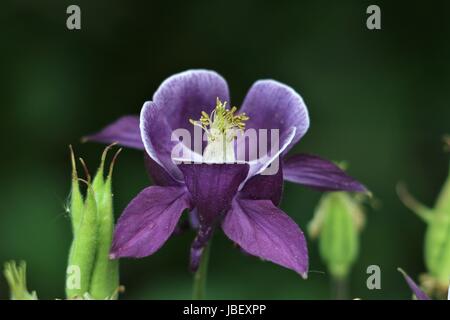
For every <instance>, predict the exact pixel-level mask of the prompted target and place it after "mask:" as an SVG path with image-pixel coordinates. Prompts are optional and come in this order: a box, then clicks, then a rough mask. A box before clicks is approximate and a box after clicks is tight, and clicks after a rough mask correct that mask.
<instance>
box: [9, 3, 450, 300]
mask: <svg viewBox="0 0 450 320" xmlns="http://www.w3.org/2000/svg"><path fill="white" fill-rule="evenodd" d="M70 4H77V5H79V6H80V8H81V25H82V29H81V30H79V31H69V30H68V29H67V28H66V18H67V14H66V8H67V6H68V5H70ZM370 4H378V5H379V6H380V7H381V13H382V30H378V31H370V30H368V29H367V28H366V18H367V16H368V15H367V14H366V8H367V6H368V5H370ZM449 12H450V3H449V2H448V1H426V2H425V1H408V2H406V1H404V2H401V1H395V3H394V1H371V2H368V1H339V3H338V2H337V1H335V2H332V1H323V0H320V1H312V0H309V1H231V0H230V1H206V0H205V1H183V2H179V3H175V2H172V1H159V2H156V1H115V2H112V1H100V0H97V1H70V2H68V1H44V0H42V1H21V0H16V1H9V0H7V1H2V4H1V10H0V21H1V25H0V37H1V50H0V68H1V76H0V81H1V83H0V90H1V107H0V116H1V118H0V121H1V126H0V142H1V146H2V151H1V154H2V156H1V158H0V170H1V174H0V176H1V180H2V181H1V184H0V186H1V187H0V188H1V190H0V262H1V263H4V262H5V261H7V260H9V259H17V260H21V259H24V260H26V261H27V262H28V284H29V288H30V289H33V290H37V292H38V296H39V297H41V298H47V299H52V298H56V297H60V298H61V297H63V296H64V281H65V280H64V277H65V268H66V261H67V252H68V248H69V245H70V241H71V230H70V221H69V219H68V216H67V213H66V212H65V206H66V204H67V198H68V195H69V188H70V163H69V153H68V145H69V144H73V145H74V148H75V151H76V153H77V155H79V156H83V157H84V158H85V159H86V161H87V163H88V166H89V167H90V168H91V171H94V170H95V168H96V167H97V165H98V160H99V158H100V154H101V152H102V150H103V146H101V145H97V144H85V145H84V144H81V143H80V138H81V137H82V136H83V135H85V134H87V133H91V132H94V131H96V130H98V129H100V128H101V127H103V126H104V125H106V124H108V123H110V122H112V121H113V120H115V119H116V118H118V117H119V116H121V115H125V114H138V113H139V111H140V108H141V106H142V104H143V102H144V101H146V100H149V99H151V96H152V95H153V92H154V91H155V90H156V89H157V87H158V85H159V84H160V83H161V82H162V81H163V80H164V79H165V78H166V77H168V76H170V75H172V74H173V73H177V72H180V71H183V70H186V69H190V68H207V69H213V70H216V71H218V72H219V73H220V74H222V75H223V76H224V77H225V78H226V79H227V80H228V84H229V87H230V91H231V95H232V102H233V104H236V105H239V104H240V103H241V101H242V99H243V98H244V96H245V93H246V91H247V90H248V88H249V87H250V86H251V84H252V83H253V82H254V81H256V80H258V79H261V78H273V79H277V80H279V81H281V82H284V83H286V84H289V85H290V86H292V87H293V88H295V89H296V90H297V91H298V92H299V93H300V94H301V95H302V96H303V98H304V100H305V102H306V104H307V106H308V108H309V112H310V116H311V128H310V130H309V132H308V133H307V135H306V136H305V137H304V138H303V140H302V141H301V142H300V143H299V144H298V145H297V146H296V148H295V150H293V151H292V152H293V153H294V152H300V151H301V152H310V153H316V154H320V155H321V156H323V157H326V158H328V159H333V160H337V161H341V160H345V161H347V162H348V163H349V170H348V171H349V173H350V174H351V175H353V176H355V177H357V178H358V179H359V180H360V181H362V182H363V183H365V184H366V185H367V186H368V187H369V188H370V190H371V191H372V192H373V194H374V196H375V199H376V200H377V201H378V202H379V208H377V209H373V208H371V207H370V206H368V207H367V210H366V211H367V225H366V228H365V230H364V231H363V233H362V235H361V250H360V255H359V258H358V261H357V263H356V264H355V266H354V268H353V272H352V275H351V279H350V289H351V297H359V298H362V299H409V298H410V297H411V293H410V291H409V288H408V287H407V286H406V284H405V282H404V280H403V278H402V277H401V275H400V273H398V272H397V271H396V268H397V267H399V266H400V267H403V268H404V269H405V270H406V271H408V272H409V274H410V275H411V276H413V277H414V278H417V276H418V275H419V274H420V273H421V272H424V271H425V267H424V265H423V250H422V243H423V238H424V230H425V225H424V223H422V222H421V221H420V220H419V219H418V218H417V217H416V216H414V215H413V214H412V213H411V212H410V211H408V210H407V209H406V208H405V207H404V206H403V205H402V204H401V202H400V201H399V199H398V197H397V195H396V192H395V186H396V184H397V183H398V182H399V181H404V182H405V183H406V184H407V185H408V187H409V189H410V191H411V192H412V193H413V194H414V195H416V196H417V197H418V198H419V199H421V200H422V201H423V202H425V203H426V204H428V205H432V204H433V202H434V199H435V197H436V196H437V193H438V191H439V190H440V187H441V185H442V183H443V182H444V180H445V178H446V176H447V170H448V164H449V159H448V154H445V153H444V152H443V148H442V142H441V137H442V135H443V134H445V133H450V122H449V120H450V107H449V97H448V94H449V88H450V42H449V41H448V40H449V37H450V19H449V18H448V17H449ZM113 184H114V190H115V209H116V216H119V215H120V213H121V211H122V210H123V208H124V207H125V206H126V204H127V203H128V201H130V200H131V199H132V198H133V197H134V196H135V195H136V194H137V193H138V192H139V191H140V190H141V189H143V188H144V187H146V186H148V185H149V184H150V181H149V180H148V178H147V175H146V173H145V171H144V167H143V156H142V153H141V152H138V151H135V150H126V151H125V152H123V153H122V154H121V156H120V159H119V161H118V163H117V166H116V171H115V176H114V180H113ZM320 196H321V195H320V193H318V192H315V191H311V190H307V189H305V188H303V187H301V186H297V185H294V184H290V183H287V184H286V185H285V193H284V197H283V203H282V208H283V210H285V212H287V213H288V214H289V215H290V216H292V217H293V218H294V219H295V220H296V221H297V222H298V224H299V225H300V226H301V228H303V229H304V230H305V229H306V225H307V223H308V222H309V221H310V219H311V218H312V215H313V211H314V208H315V206H316V204H317V202H318V200H319V198H320ZM193 237H194V234H193V233H192V232H187V233H185V234H183V235H180V236H174V237H172V238H171V239H170V240H169V241H168V242H167V244H166V245H165V246H164V247H163V248H162V249H161V250H160V251H158V252H157V253H156V254H154V255H153V256H151V257H148V258H145V259H141V260H123V261H122V262H121V283H123V284H124V285H125V286H126V292H125V294H124V295H123V296H122V297H123V298H125V299H133V298H138V299H182V298H190V294H191V284H192V275H191V274H190V273H189V272H188V253H189V246H190V243H191V241H192V239H193ZM308 246H309V250H310V256H311V264H310V268H311V270H312V272H311V273H310V275H309V279H308V280H306V281H305V280H302V279H301V278H300V277H299V276H298V275H297V274H295V273H294V272H293V271H290V270H287V269H283V268H281V267H278V266H276V265H274V264H271V263H268V262H262V261H259V260H258V259H256V258H254V257H250V256H245V255H243V254H241V252H240V251H239V250H236V249H235V248H234V247H233V245H232V243H231V242H230V241H228V239H226V238H225V236H224V235H223V233H221V232H217V234H216V235H215V238H214V241H213V247H212V253H211V264H210V272H209V279H208V297H209V298H211V299H234V298H236V299H241V298H242V299H328V298H330V285H329V277H328V276H327V274H326V268H325V266H324V264H323V263H322V261H321V260H320V258H319V256H318V246H317V242H313V241H309V243H308ZM372 264H376V265H379V266H380V268H381V271H382V275H381V287H382V288H381V290H372V291H371V290H368V289H367V287H366V279H367V277H368V275H367V274H366V268H367V267H368V266H369V265H372ZM7 297H8V292H7V287H6V284H5V281H4V278H3V277H1V278H0V298H7Z"/></svg>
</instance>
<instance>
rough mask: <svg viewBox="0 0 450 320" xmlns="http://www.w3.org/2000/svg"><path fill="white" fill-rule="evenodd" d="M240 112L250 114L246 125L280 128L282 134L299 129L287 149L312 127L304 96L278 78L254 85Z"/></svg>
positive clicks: (248, 126) (256, 127)
mask: <svg viewBox="0 0 450 320" xmlns="http://www.w3.org/2000/svg"><path fill="white" fill-rule="evenodd" d="M240 112H245V113H246V114H247V115H248V116H249V117H250V119H249V120H248V122H247V125H246V128H254V129H279V130H280V136H281V135H283V132H285V131H287V130H290V129H291V128H295V129H296V131H295V136H294V137H293V139H292V141H291V142H290V144H289V145H288V146H287V148H286V150H285V151H286V152H287V151H289V150H290V149H291V147H292V146H294V145H295V144H296V143H297V142H298V141H299V140H300V138H301V137H303V135H304V134H305V133H306V131H307V130H308V128H309V115H308V109H307V108H306V105H305V103H304V102H303V99H302V97H301V96H300V95H299V94H298V93H297V92H296V91H295V90H294V89H292V88H291V87H289V86H287V85H285V84H282V83H280V82H278V81H274V80H260V81H257V82H256V83H255V84H253V86H252V87H251V88H250V90H249V92H248V93H247V96H246V97H245V100H244V102H243V104H242V108H241V110H240Z"/></svg>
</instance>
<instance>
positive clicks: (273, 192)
mask: <svg viewBox="0 0 450 320" xmlns="http://www.w3.org/2000/svg"><path fill="white" fill-rule="evenodd" d="M281 165H282V164H281V163H280V168H279V169H278V171H277V173H275V174H272V175H261V174H259V175H257V176H254V177H252V178H250V179H249V180H247V182H245V185H244V187H243V188H242V190H241V191H240V192H239V196H240V197H241V198H246V199H252V200H271V201H272V202H273V204H274V205H276V206H278V205H279V204H280V201H281V195H282V194H283V170H282V168H281Z"/></svg>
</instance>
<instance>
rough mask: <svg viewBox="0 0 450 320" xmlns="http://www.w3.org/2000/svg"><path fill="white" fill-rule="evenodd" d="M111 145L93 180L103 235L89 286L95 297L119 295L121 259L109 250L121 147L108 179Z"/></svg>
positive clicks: (99, 227)
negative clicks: (114, 175)
mask: <svg viewBox="0 0 450 320" xmlns="http://www.w3.org/2000/svg"><path fill="white" fill-rule="evenodd" d="M110 147H111V146H110ZM110 147H108V148H106V149H105V151H104V152H103V156H102V161H101V164H100V168H99V169H98V171H97V175H96V176H95V178H94V182H93V185H94V193H95V195H96V201H97V217H98V239H99V242H98V245H97V253H96V261H95V265H94V270H93V273H92V279H91V287H90V290H89V293H90V295H91V296H92V298H93V299H107V298H110V299H117V297H118V288H119V260H110V259H109V250H110V249H111V244H112V237H113V231H114V214H113V194H112V173H113V169H114V163H115V161H116V159H117V156H118V155H119V153H120V151H121V149H119V150H118V151H117V153H116V154H115V155H114V158H113V160H112V162H111V166H110V168H109V172H108V175H107V177H106V180H105V177H104V164H105V160H106V155H107V152H108V151H109V148H110Z"/></svg>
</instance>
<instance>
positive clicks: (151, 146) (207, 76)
mask: <svg viewBox="0 0 450 320" xmlns="http://www.w3.org/2000/svg"><path fill="white" fill-rule="evenodd" d="M228 97H229V94H228V86H227V83H226V82H225V80H224V79H223V78H222V77H221V76H220V75H218V74H217V73H215V72H213V71H207V70H191V71H186V72H182V73H179V74H176V75H173V76H171V77H170V78H168V79H167V80H165V81H164V82H163V83H162V84H161V85H160V87H159V88H158V90H157V91H156V92H155V94H154V96H153V101H149V102H146V103H145V104H144V106H143V108H142V110H141V119H140V121H141V123H140V127H141V135H142V139H143V142H144V145H145V150H146V151H147V153H148V154H149V155H150V157H152V158H153V160H155V161H156V162H157V163H158V164H159V165H161V166H162V167H163V168H164V169H165V170H166V171H167V172H168V173H169V174H170V175H171V176H172V177H173V178H174V179H175V180H181V179H182V175H181V172H180V171H179V169H178V168H177V166H176V165H175V163H174V162H173V159H172V151H173V150H174V148H175V146H176V145H177V144H178V140H176V139H173V138H174V137H175V136H174V137H173V136H172V133H174V131H175V130H180V129H181V130H185V131H186V132H187V133H189V134H190V138H191V141H183V143H185V144H186V145H187V146H188V147H189V148H186V149H185V150H184V154H183V158H187V159H195V156H191V155H190V153H191V151H190V149H194V146H195V141H194V139H195V138H196V136H195V135H194V126H193V125H192V124H191V123H190V122H189V119H197V118H198V116H199V114H201V112H202V111H205V112H210V111H211V110H212V109H214V107H215V106H216V99H217V98H219V99H223V100H228ZM200 133H201V131H200ZM176 136H177V137H178V134H177V135H176ZM199 138H200V141H201V138H202V136H199ZM197 139H198V138H197ZM198 151H201V150H198ZM186 153H188V154H186Z"/></svg>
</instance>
